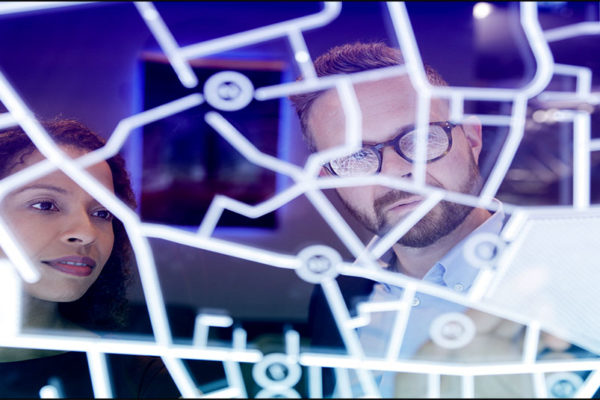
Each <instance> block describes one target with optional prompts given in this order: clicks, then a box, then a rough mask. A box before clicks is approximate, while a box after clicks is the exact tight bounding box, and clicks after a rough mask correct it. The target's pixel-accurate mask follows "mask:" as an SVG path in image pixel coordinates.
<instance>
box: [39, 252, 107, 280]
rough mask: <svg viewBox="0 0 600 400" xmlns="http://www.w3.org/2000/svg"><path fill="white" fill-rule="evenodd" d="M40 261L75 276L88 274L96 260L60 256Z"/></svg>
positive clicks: (94, 265)
mask: <svg viewBox="0 0 600 400" xmlns="http://www.w3.org/2000/svg"><path fill="white" fill-rule="evenodd" d="M42 262H43V263H44V264H46V265H49V266H50V267H52V268H54V269H57V270H59V271H61V272H64V273H66V274H70V275H76V276H88V275H90V274H91V273H92V270H93V269H94V268H95V267H96V262H95V261H94V260H92V259H91V258H89V257H81V256H67V257H60V258H56V259H54V260H45V261H42Z"/></svg>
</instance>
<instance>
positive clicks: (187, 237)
mask: <svg viewBox="0 0 600 400" xmlns="http://www.w3.org/2000/svg"><path fill="white" fill-rule="evenodd" d="M141 231H142V233H143V234H144V235H145V236H147V237H154V238H159V239H164V240H168V241H172V242H177V243H180V244H182V245H185V246H191V247H195V248H198V249H204V250H208V251H213V252H215V253H220V254H225V255H228V256H232V257H236V258H242V259H245V260H248V261H254V262H257V263H260V264H265V265H270V266H273V267H278V268H288V269H295V268H298V267H300V261H298V259H297V258H296V257H295V256H288V255H284V254H278V253H275V252H271V251H268V250H261V249H258V248H254V247H250V246H245V245H241V244H236V243H231V242H227V241H224V240H220V239H216V238H211V239H207V238H203V237H200V236H198V235H196V234H195V233H192V232H186V231H182V230H180V229H177V228H173V227H170V226H165V225H155V224H148V223H144V224H142V227H141Z"/></svg>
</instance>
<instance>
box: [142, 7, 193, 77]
mask: <svg viewBox="0 0 600 400" xmlns="http://www.w3.org/2000/svg"><path fill="white" fill-rule="evenodd" d="M134 4H135V7H136V8H137V9H138V11H139V12H140V14H141V15H142V18H143V19H144V22H146V25H147V26H148V28H149V29H150V31H151V32H152V34H153V35H154V38H155V39H156V41H157V42H158V44H159V45H160V47H161V48H162V49H163V51H164V52H165V54H166V55H167V58H168V59H169V62H170V63H171V66H172V67H173V69H174V70H175V73H176V74H177V77H178V78H179V80H180V81H181V83H182V84H183V86H185V87H187V88H193V87H195V86H197V85H198V78H197V77H196V74H194V71H193V70H192V67H191V66H190V65H189V64H188V62H187V60H186V59H185V58H184V57H182V54H181V52H180V47H179V45H178V44H177V41H176V40H175V38H174V37H173V35H172V34H171V31H169V28H167V25H166V24H165V22H164V21H163V19H162V18H161V16H160V13H159V12H158V10H157V9H156V7H154V5H153V4H152V3H150V2H145V1H144V2H141V1H135V2H134Z"/></svg>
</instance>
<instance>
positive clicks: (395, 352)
mask: <svg viewBox="0 0 600 400" xmlns="http://www.w3.org/2000/svg"><path fill="white" fill-rule="evenodd" d="M415 292H416V290H415V286H414V285H409V286H406V287H405V289H404V293H403V294H402V302H401V304H400V308H399V309H398V311H396V319H395V320H394V326H393V327H392V331H391V333H390V343H389V345H388V350H387V355H386V358H387V359H388V360H390V361H393V360H396V359H398V356H399V355H400V350H401V347H402V342H403V340H404V333H405V332H406V326H407V324H408V317H409V316H410V311H411V309H412V307H411V304H412V301H413V299H414V298H415Z"/></svg>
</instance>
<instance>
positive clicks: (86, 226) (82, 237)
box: [61, 211, 98, 246]
mask: <svg viewBox="0 0 600 400" xmlns="http://www.w3.org/2000/svg"><path fill="white" fill-rule="evenodd" d="M65 218H66V219H65V227H64V230H63V232H62V237H61V240H62V241H63V242H64V243H67V244H77V245H84V246H85V245H88V244H91V243H93V242H95V241H96V238H97V236H98V232H97V229H96V227H95V226H94V223H93V221H92V219H91V216H90V215H89V214H88V213H87V212H84V211H77V212H72V213H71V214H69V215H68V216H66V217H65Z"/></svg>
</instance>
